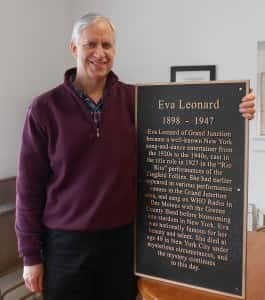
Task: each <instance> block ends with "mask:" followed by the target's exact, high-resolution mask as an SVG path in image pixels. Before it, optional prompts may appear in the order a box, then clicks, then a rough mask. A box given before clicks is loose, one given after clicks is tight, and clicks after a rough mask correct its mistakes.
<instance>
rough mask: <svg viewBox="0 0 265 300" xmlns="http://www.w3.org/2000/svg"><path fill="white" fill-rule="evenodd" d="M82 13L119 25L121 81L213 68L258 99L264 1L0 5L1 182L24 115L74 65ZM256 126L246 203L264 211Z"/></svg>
mask: <svg viewBox="0 0 265 300" xmlns="http://www.w3.org/2000/svg"><path fill="white" fill-rule="evenodd" d="M250 5H251V6H250ZM87 11H90V12H92V11H94V12H100V13H103V14H105V15H107V16H109V17H110V18H111V19H112V20H113V22H114V23H115V24H116V27H117V57H116V64H115V71H116V72H117V73H118V75H119V76H120V78H121V79H122V80H124V81H128V82H166V81H169V78H170V76H169V73H170V72H169V70H170V66H171V65H186V64H187V65H192V64H195V65H198V64H216V65H217V79H220V80H222V79H224V80H230V79H250V80H251V85H252V87H253V88H254V90H255V92H256V94H257V91H256V73H257V64H256V53H257V41H262V40H265V17H264V11H265V2H263V1H254V2H252V3H250V2H249V1H247V0H233V1H228V0H225V1H213V0H200V1H197V0H163V1H161V0H134V1H129V0H112V1H109V0H90V1H87V0H76V1H71V0H56V2H55V1H53V0H45V1H42V0H24V1H20V0H6V1H1V2H0V20H1V21H0V22H1V24H2V26H0V36H1V37H2V42H1V52H0V53H1V55H0V63H1V71H2V72H1V73H0V105H1V109H0V137H1V148H0V178H3V177H8V176H14V175H15V174H16V158H17V150H18V143H19V138H20V132H21V128H22V124H23V121H24V114H25V110H26V107H27V105H28V104H29V103H30V101H31V98H32V97H33V96H35V95H38V94H39V93H40V92H42V91H44V90H47V89H48V88H51V87H53V86H55V85H56V84H57V83H59V82H61V80H62V73H63V70H64V69H65V68H66V67H67V66H69V65H71V64H72V63H73V61H72V59H71V57H70V55H69V52H68V49H67V47H68V39H69V34H70V31H71V27H72V22H73V20H75V19H76V18H77V17H78V16H80V15H82V14H84V13H86V12H87ZM33 23H34V25H33ZM257 96H258V95H257ZM258 101H259V99H258V100H257V106H258V105H259V103H258ZM257 120H258V118H256V120H254V121H252V122H251V135H250V177H249V200H250V202H255V203H256V204H258V206H259V207H265V200H264V198H263V194H264V188H263V186H265V174H264V170H265V139H264V138H263V139H262V138H257Z"/></svg>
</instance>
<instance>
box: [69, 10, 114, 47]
mask: <svg viewBox="0 0 265 300" xmlns="http://www.w3.org/2000/svg"><path fill="white" fill-rule="evenodd" d="M97 22H105V23H107V24H108V25H109V26H110V28H111V30H112V31H113V35H114V40H115V32H116V30H115V26H114V25H113V23H112V22H111V20H110V19H108V18H107V17H104V16H102V15H99V14H86V15H84V16H82V17H81V18H79V19H78V20H77V21H76V22H75V23H74V26H73V31H72V37H71V40H72V41H73V42H74V43H75V44H76V43H77V42H78V41H79V38H80V33H81V31H82V30H83V29H84V28H85V27H87V26H89V25H91V24H95V23H97Z"/></svg>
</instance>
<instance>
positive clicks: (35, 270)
mask: <svg viewBox="0 0 265 300" xmlns="http://www.w3.org/2000/svg"><path fill="white" fill-rule="evenodd" d="M23 279H24V281H25V285H26V287H27V288H28V289H29V290H30V291H31V292H34V293H41V292H42V288H43V265H42V264H38V265H33V266H24V270H23Z"/></svg>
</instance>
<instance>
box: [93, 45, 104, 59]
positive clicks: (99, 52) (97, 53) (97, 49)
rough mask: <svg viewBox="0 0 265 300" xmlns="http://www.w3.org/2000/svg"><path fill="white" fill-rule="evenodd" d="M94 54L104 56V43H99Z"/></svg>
mask: <svg viewBox="0 0 265 300" xmlns="http://www.w3.org/2000/svg"><path fill="white" fill-rule="evenodd" d="M94 55H95V56H96V57H102V56H104V55H105V53H104V49H103V47H102V45H98V46H97V47H96V49H95V53H94Z"/></svg>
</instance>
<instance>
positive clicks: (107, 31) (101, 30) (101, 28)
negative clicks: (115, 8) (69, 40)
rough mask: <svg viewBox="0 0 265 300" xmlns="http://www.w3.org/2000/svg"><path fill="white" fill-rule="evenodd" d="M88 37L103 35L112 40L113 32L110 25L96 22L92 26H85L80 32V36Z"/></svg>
mask: <svg viewBox="0 0 265 300" xmlns="http://www.w3.org/2000/svg"><path fill="white" fill-rule="evenodd" d="M82 33H83V34H84V35H90V34H104V35H106V36H109V37H111V38H114V31H113V29H112V28H111V26H110V24H109V23H107V22H105V21H97V22H94V23H92V24H89V25H87V26H85V27H84V28H83V29H82V30H81V34H82Z"/></svg>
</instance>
